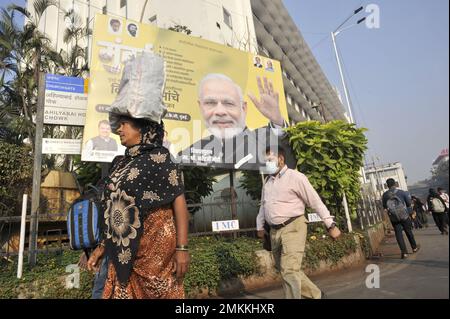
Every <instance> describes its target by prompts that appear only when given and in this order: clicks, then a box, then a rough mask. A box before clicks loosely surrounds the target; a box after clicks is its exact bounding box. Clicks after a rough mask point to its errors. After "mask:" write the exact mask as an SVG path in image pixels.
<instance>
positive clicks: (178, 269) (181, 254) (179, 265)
mask: <svg viewBox="0 0 450 319" xmlns="http://www.w3.org/2000/svg"><path fill="white" fill-rule="evenodd" d="M190 262H191V256H190V255H189V251H187V250H186V251H184V250H177V251H176V252H175V264H174V272H175V273H176V276H177V279H178V280H183V279H184V276H185V275H186V273H187V272H188V270H189V263H190Z"/></svg>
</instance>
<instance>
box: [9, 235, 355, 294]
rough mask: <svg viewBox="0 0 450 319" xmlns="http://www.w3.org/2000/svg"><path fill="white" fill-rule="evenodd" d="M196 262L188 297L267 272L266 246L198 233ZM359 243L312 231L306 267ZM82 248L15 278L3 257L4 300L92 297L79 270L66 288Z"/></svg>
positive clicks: (332, 259) (334, 258) (193, 243)
mask: <svg viewBox="0 0 450 319" xmlns="http://www.w3.org/2000/svg"><path fill="white" fill-rule="evenodd" d="M189 246H190V247H191V264H190V267H189V272H188V273H187V274H186V277H185V279H184V288H185V292H186V296H187V297H195V296H196V294H197V293H199V292H200V291H204V290H206V291H207V292H208V293H210V294H212V293H214V292H215V290H216V289H217V288H218V287H219V284H220V282H221V281H225V280H229V279H232V278H242V277H244V278H245V277H247V276H251V275H262V273H261V270H260V269H259V265H258V263H257V262H256V260H257V259H256V255H255V251H257V250H261V249H262V243H261V241H260V240H258V239H253V238H247V237H240V238H237V239H231V238H223V237H218V238H215V237H196V238H191V239H190V241H189ZM357 247H358V245H357V242H356V240H355V237H354V235H353V234H343V235H342V237H340V238H339V240H336V241H335V240H332V239H331V238H329V237H328V236H327V237H326V238H322V237H321V235H319V234H316V233H313V234H312V235H311V236H309V237H308V240H307V248H306V253H305V256H304V259H303V264H302V265H303V266H302V268H304V269H307V270H315V269H317V268H318V267H319V265H320V262H321V261H324V262H327V263H328V264H331V265H335V264H337V263H338V262H339V261H340V260H341V259H342V258H343V257H345V256H346V255H348V254H351V253H353V252H355V251H356V249H357ZM80 254H81V253H80V252H79V251H64V252H63V253H62V254H50V255H48V256H47V255H39V256H38V261H37V266H36V267H34V268H33V269H32V270H30V269H29V268H28V266H27V264H25V267H24V271H23V278H22V279H20V280H19V279H17V278H16V271H17V260H14V261H12V262H7V261H1V260H0V298H1V299H4V298H18V297H22V298H55V299H56V298H73V299H88V298H90V296H91V291H92V286H93V275H92V274H91V273H89V272H86V271H81V272H80V288H79V289H66V288H65V278H66V276H67V275H68V274H69V273H67V272H66V267H67V266H68V265H73V264H76V263H77V262H78V260H79V257H80Z"/></svg>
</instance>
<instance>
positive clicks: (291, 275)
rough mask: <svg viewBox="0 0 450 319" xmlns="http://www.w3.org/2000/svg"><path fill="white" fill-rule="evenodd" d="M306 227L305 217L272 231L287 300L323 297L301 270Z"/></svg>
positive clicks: (276, 258) (273, 244) (276, 257)
mask: <svg viewBox="0 0 450 319" xmlns="http://www.w3.org/2000/svg"><path fill="white" fill-rule="evenodd" d="M306 226H307V225H306V217H305V215H303V216H301V217H299V218H297V219H296V220H295V221H293V222H291V223H290V224H289V225H287V226H284V227H282V228H280V229H277V230H275V229H271V230H270V238H271V241H272V254H273V257H274V259H275V267H276V268H277V270H278V271H279V272H280V273H281V277H282V278H283V289H284V293H285V297H286V299H301V298H302V296H303V297H306V298H311V299H320V298H321V296H322V294H321V291H320V289H319V288H317V286H316V285H315V284H314V283H313V282H312V281H311V280H310V279H309V278H308V277H307V276H306V275H305V274H304V273H303V271H302V270H301V265H302V259H303V255H304V253H305V244H306V234H307V227H306Z"/></svg>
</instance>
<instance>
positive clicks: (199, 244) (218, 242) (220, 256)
mask: <svg viewBox="0 0 450 319" xmlns="http://www.w3.org/2000/svg"><path fill="white" fill-rule="evenodd" d="M189 245H190V246H191V259H192V262H191V265H190V267H189V272H188V273H187V275H186V278H185V280H184V288H185V291H186V293H187V295H188V296H189V295H195V293H197V292H199V291H200V290H201V289H207V290H208V292H210V293H212V292H213V291H214V290H215V289H217V287H218V286H219V283H220V281H222V280H227V279H230V278H236V277H238V276H243V277H245V276H250V275H252V274H257V273H259V269H258V265H257V263H255V258H256V256H255V254H254V252H255V251H256V250H258V249H261V243H260V242H259V241H257V240H254V239H250V238H246V237H240V238H238V239H225V238H214V237H201V238H192V239H190V242H189Z"/></svg>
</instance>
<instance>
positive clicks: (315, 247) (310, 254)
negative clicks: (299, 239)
mask: <svg viewBox="0 0 450 319" xmlns="http://www.w3.org/2000/svg"><path fill="white" fill-rule="evenodd" d="M357 248H358V244H357V242H356V240H355V237H354V234H342V235H341V237H340V238H339V240H333V239H331V238H330V237H329V236H326V235H325V238H322V236H319V235H312V236H310V237H309V238H308V241H307V245H306V249H305V257H304V262H303V267H304V268H305V269H309V270H314V269H317V268H318V267H319V265H320V262H321V261H325V262H327V263H330V264H332V265H336V264H337V263H338V262H339V261H340V260H341V259H342V258H343V257H345V256H347V255H349V254H351V253H354V252H355V251H356V249H357Z"/></svg>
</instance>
